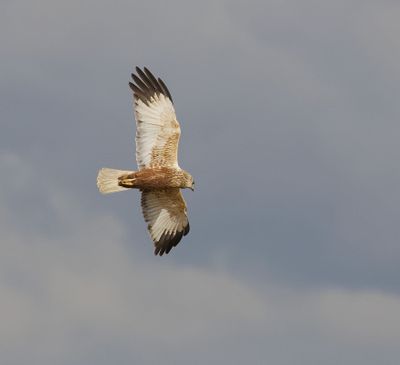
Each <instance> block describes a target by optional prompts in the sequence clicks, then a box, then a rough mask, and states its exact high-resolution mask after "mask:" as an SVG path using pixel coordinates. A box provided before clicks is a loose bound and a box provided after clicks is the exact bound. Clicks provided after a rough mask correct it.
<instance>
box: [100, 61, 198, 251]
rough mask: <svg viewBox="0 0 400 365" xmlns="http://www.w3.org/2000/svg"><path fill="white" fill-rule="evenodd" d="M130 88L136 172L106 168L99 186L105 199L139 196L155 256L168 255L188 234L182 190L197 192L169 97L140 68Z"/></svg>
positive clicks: (158, 83)
mask: <svg viewBox="0 0 400 365" xmlns="http://www.w3.org/2000/svg"><path fill="white" fill-rule="evenodd" d="M132 79H133V80H132V81H133V82H130V83H129V86H130V88H131V89H132V91H133V99H134V110H135V119H136V162H137V165H138V170H137V171H124V170H116V169H109V168H102V169H101V170H100V171H99V174H98V176H97V187H98V188H99V190H100V192H101V193H103V194H108V193H114V192H117V191H123V190H127V189H139V190H140V191H141V194H142V197H141V205H142V211H143V216H144V219H145V221H146V223H147V228H148V230H149V233H150V236H151V238H152V240H153V242H154V246H155V250H154V253H155V255H160V256H162V255H163V254H164V253H165V254H167V253H169V252H170V251H171V249H172V248H173V247H175V246H176V245H177V244H178V243H179V242H180V240H181V239H182V237H183V236H186V235H187V234H188V233H189V229H190V226H189V220H188V216H187V209H186V203H185V200H184V199H183V196H182V193H181V190H180V189H185V188H189V189H192V190H194V180H193V177H192V176H191V175H190V174H189V173H188V172H186V171H185V170H182V169H181V168H180V167H179V164H178V144H179V137H180V135H181V129H180V126H179V123H178V120H177V118H176V114H175V109H174V104H173V101H172V97H171V94H170V92H169V90H168V88H167V86H166V85H165V84H164V82H163V81H162V80H161V79H160V78H156V77H155V76H154V75H153V74H152V73H151V72H150V71H149V70H148V69H147V68H146V67H144V69H143V70H141V69H140V68H139V67H136V74H132Z"/></svg>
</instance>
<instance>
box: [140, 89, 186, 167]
mask: <svg viewBox="0 0 400 365" xmlns="http://www.w3.org/2000/svg"><path fill="white" fill-rule="evenodd" d="M135 117H136V161H137V164H138V166H139V168H140V169H142V168H148V167H156V166H168V167H173V168H179V165H178V159H177V154H178V142H179V136H180V133H181V131H180V127H179V123H178V121H177V120H176V114H175V109H174V106H173V104H172V102H171V100H170V99H169V98H168V97H166V96H164V95H163V94H158V95H157V94H154V95H153V96H152V98H151V101H150V102H149V105H147V104H146V103H144V102H143V101H142V100H141V99H136V100H135Z"/></svg>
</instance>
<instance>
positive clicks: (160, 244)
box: [142, 188, 190, 256]
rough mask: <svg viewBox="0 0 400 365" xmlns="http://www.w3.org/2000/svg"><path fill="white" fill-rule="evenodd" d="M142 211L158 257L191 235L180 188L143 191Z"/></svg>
mask: <svg viewBox="0 0 400 365" xmlns="http://www.w3.org/2000/svg"><path fill="white" fill-rule="evenodd" d="M142 209H143V215H144V219H145V221H146V222H147V224H148V226H147V228H148V230H149V233H150V236H151V238H152V240H153V242H154V245H155V254H156V255H157V254H159V255H160V256H161V255H163V254H164V253H168V252H169V251H170V250H171V249H172V247H174V246H176V245H177V244H178V243H179V241H180V240H181V239H182V237H183V236H185V235H186V234H188V233H189V229H190V227H189V221H188V217H187V211H186V204H185V200H184V199H183V196H182V194H181V192H180V190H179V189H178V188H176V189H175V188H173V189H163V190H151V191H143V192H142Z"/></svg>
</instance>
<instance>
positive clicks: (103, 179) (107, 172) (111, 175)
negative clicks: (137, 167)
mask: <svg viewBox="0 0 400 365" xmlns="http://www.w3.org/2000/svg"><path fill="white" fill-rule="evenodd" d="M133 172H134V171H124V170H116V169H109V168H106V167H105V168H102V169H100V170H99V174H98V175H97V187H98V188H99V191H100V193H102V194H110V193H116V192H117V191H123V190H128V188H124V187H123V186H120V185H119V182H120V181H119V179H118V178H119V177H121V176H122V175H128V174H132V173H133Z"/></svg>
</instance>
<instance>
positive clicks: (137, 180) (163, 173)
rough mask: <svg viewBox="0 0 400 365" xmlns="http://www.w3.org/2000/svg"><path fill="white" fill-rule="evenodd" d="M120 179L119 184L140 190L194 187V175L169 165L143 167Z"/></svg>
mask: <svg viewBox="0 0 400 365" xmlns="http://www.w3.org/2000/svg"><path fill="white" fill-rule="evenodd" d="M118 180H119V182H118V185H119V186H122V187H124V188H131V189H132V188H134V189H140V190H148V189H167V188H191V187H192V177H191V176H190V175H189V174H188V173H187V172H186V171H184V170H181V169H179V170H178V169H172V168H168V167H159V168H149V169H142V170H139V171H135V172H133V173H131V174H127V175H122V176H120V177H119V178H118Z"/></svg>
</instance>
